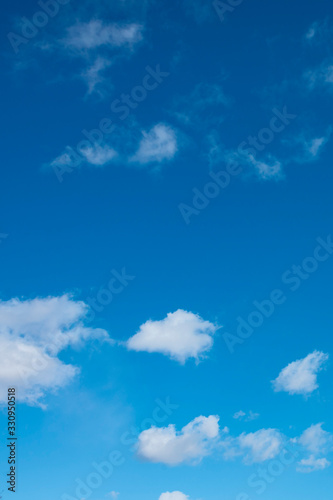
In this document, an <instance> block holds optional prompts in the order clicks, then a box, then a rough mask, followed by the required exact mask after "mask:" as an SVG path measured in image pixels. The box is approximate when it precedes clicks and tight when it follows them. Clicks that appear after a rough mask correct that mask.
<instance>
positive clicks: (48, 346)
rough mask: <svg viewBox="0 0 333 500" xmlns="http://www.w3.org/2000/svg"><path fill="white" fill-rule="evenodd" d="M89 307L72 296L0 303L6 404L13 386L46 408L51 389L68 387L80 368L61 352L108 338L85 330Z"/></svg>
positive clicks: (0, 372) (0, 380)
mask: <svg viewBox="0 0 333 500" xmlns="http://www.w3.org/2000/svg"><path fill="white" fill-rule="evenodd" d="M87 310H88V306H86V304H85V303H84V302H79V301H74V300H73V299H72V298H71V297H70V296H68V295H63V296H60V297H47V298H36V299H32V300H20V299H12V300H9V301H7V302H4V301H0V351H1V353H2V362H1V364H0V402H2V403H4V402H5V401H6V397H7V396H6V391H7V388H8V387H9V386H14V387H17V389H18V391H17V397H18V398H19V400H20V401H22V402H25V403H27V404H30V405H38V406H43V403H42V399H43V397H44V396H45V394H46V393H47V392H49V391H55V390H57V389H59V388H61V387H63V386H65V385H66V384H68V383H69V382H70V381H71V380H72V379H73V377H74V376H75V375H76V374H77V373H78V371H79V370H78V368H76V367H74V366H72V365H66V364H65V363H63V362H62V361H61V360H60V359H59V358H58V357H57V354H58V353H59V352H60V351H62V350H64V349H65V348H67V347H68V346H74V345H76V346H80V345H82V344H83V343H84V342H85V341H88V340H89V339H96V338H98V339H102V340H106V339H108V334H107V332H106V331H105V330H101V329H94V328H90V327H86V326H84V317H85V315H86V313H87Z"/></svg>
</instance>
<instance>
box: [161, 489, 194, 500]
mask: <svg viewBox="0 0 333 500" xmlns="http://www.w3.org/2000/svg"><path fill="white" fill-rule="evenodd" d="M159 500H189V496H188V495H185V494H184V493H182V492H181V491H173V492H171V493H170V492H169V491H167V492H166V493H162V495H161V496H160V498H159Z"/></svg>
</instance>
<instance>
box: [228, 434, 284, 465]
mask: <svg viewBox="0 0 333 500" xmlns="http://www.w3.org/2000/svg"><path fill="white" fill-rule="evenodd" d="M237 441H238V445H239V447H240V450H241V451H242V452H243V453H244V454H245V457H244V460H245V462H246V463H248V464H251V463H258V462H264V461H265V460H271V459H273V458H274V457H276V455H278V454H279V453H280V451H281V449H282V443H283V439H282V435H281V434H280V432H279V431H277V430H276V429H260V430H259V431H257V432H251V433H249V434H245V433H243V434H241V435H240V436H239V437H238V438H237Z"/></svg>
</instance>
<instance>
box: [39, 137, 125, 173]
mask: <svg viewBox="0 0 333 500" xmlns="http://www.w3.org/2000/svg"><path fill="white" fill-rule="evenodd" d="M86 142H87V144H88V146H86V145H85V146H84V147H81V148H80V149H77V151H75V150H74V149H73V148H71V147H69V146H67V147H66V148H65V151H64V153H62V154H61V155H60V156H57V158H55V159H54V160H52V161H51V162H50V163H49V164H48V165H47V167H48V168H51V169H53V170H54V171H55V173H56V174H57V175H59V176H60V177H62V175H63V174H64V173H70V172H72V171H73V170H74V169H76V168H78V167H79V166H80V165H82V164H85V165H91V166H93V167H103V166H104V165H108V164H109V163H110V162H111V161H112V160H114V159H115V158H116V157H118V153H117V151H115V149H113V148H112V147H111V146H109V145H108V144H105V143H100V144H99V143H97V142H96V143H92V142H91V143H90V144H89V143H88V141H86Z"/></svg>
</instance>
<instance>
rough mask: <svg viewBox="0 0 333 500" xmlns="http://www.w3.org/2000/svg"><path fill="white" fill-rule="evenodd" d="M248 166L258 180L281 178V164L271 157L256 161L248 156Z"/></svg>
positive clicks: (251, 156)
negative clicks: (251, 168)
mask: <svg viewBox="0 0 333 500" xmlns="http://www.w3.org/2000/svg"><path fill="white" fill-rule="evenodd" d="M248 164H249V165H250V166H252V167H253V170H254V172H255V174H256V175H257V176H258V177H259V178H260V179H263V180H272V179H280V178H281V176H282V164H281V163H280V162H279V161H278V160H277V159H276V158H274V157H273V156H271V155H269V156H267V158H266V160H257V159H256V158H255V157H254V156H253V155H248Z"/></svg>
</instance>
